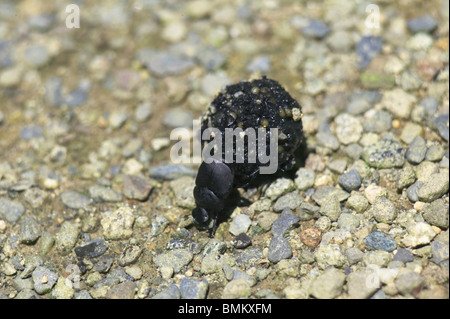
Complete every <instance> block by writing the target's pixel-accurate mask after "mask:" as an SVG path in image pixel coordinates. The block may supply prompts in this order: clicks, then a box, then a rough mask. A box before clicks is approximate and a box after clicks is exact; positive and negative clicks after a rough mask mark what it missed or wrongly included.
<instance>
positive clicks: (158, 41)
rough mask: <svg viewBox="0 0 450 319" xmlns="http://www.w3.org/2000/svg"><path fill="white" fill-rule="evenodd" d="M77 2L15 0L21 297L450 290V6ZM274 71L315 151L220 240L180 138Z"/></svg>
mask: <svg viewBox="0 0 450 319" xmlns="http://www.w3.org/2000/svg"><path fill="white" fill-rule="evenodd" d="M74 2H75V3H76V4H78V6H79V7H78V8H79V12H80V25H79V28H68V27H66V23H67V22H69V24H70V23H71V22H72V23H74V22H76V18H74V17H73V16H71V15H72V14H74V11H71V10H70V8H69V11H68V12H66V4H65V3H64V2H62V1H44V0H42V1H38V0H24V1H9V0H6V1H2V2H1V3H0V93H1V94H0V297H1V298H3V299H28V298H76V299H85V298H131V299H133V298H134V299H136V298H138V299H144V298H197V299H201V298H207V299H217V298H252V299H259V298H282V299H284V298H286V299H294V298H295V299H296V298H302V299H303V298H374V299H385V298H393V299H397V298H419V299H423V298H448V297H449V294H448V289H449V232H448V227H449V199H448V192H449V144H448V141H449V16H448V1H446V0H443V1H441V0H439V1H426V2H423V1H414V3H411V2H403V1H399V2H395V3H390V2H386V1H379V3H377V5H378V7H377V8H378V9H379V16H376V13H377V11H374V12H373V13H367V12H366V8H368V7H367V6H368V5H369V4H370V3H371V2H370V1H345V2H343V1H332V0H331V1H324V3H323V4H321V5H319V4H316V3H313V2H308V3H306V2H302V1H300V2H299V1H246V0H233V1H223V0H215V1H211V0H194V1H159V0H136V1H118V0H117V1H101V2H98V1H88V0H86V1H74ZM378 18H379V19H378ZM376 22H379V23H378V25H377V23H376ZM264 74H265V75H267V76H268V77H270V78H273V79H275V80H277V81H278V82H280V83H281V84H282V85H283V86H284V87H285V88H286V89H287V90H288V91H289V92H290V94H291V95H292V96H293V97H294V98H295V99H297V100H298V101H299V103H300V104H301V105H302V107H303V113H304V116H303V125H304V130H305V134H306V137H307V150H306V151H305V152H306V153H305V154H304V155H305V161H304V164H303V165H301V166H299V167H296V168H295V170H294V172H292V174H290V175H289V174H288V175H286V176H279V177H277V178H276V179H274V180H272V181H270V182H267V183H263V184H261V185H259V186H258V187H256V188H249V189H240V190H239V192H240V194H241V197H242V198H244V199H247V201H246V204H243V205H242V206H239V207H236V208H235V210H234V211H233V212H232V214H231V216H230V218H229V219H228V220H226V221H224V222H222V223H221V224H220V225H219V228H218V231H217V233H216V236H215V238H214V239H209V238H208V236H207V232H205V231H199V230H197V229H196V228H195V227H194V226H193V225H192V217H191V209H192V208H193V207H194V205H195V203H194V199H193V195H192V190H193V187H194V181H195V175H196V171H197V168H198V164H176V163H172V162H171V161H170V156H169V155H170V149H171V146H172V145H173V144H174V143H175V142H176V141H171V140H170V132H171V130H172V129H173V128H176V127H188V128H189V127H191V125H192V120H193V119H196V118H198V117H199V116H200V115H201V114H202V112H203V111H204V110H205V109H206V107H207V105H208V103H210V102H211V101H212V99H213V98H214V95H215V94H216V92H218V91H219V90H220V89H221V87H223V86H224V85H226V84H230V83H234V82H237V81H239V80H247V79H253V78H258V77H260V76H261V75H264ZM245 205H247V206H245Z"/></svg>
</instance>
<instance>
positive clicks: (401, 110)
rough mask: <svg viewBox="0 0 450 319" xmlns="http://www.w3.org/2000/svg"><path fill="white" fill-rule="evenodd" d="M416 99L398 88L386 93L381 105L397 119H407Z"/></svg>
mask: <svg viewBox="0 0 450 319" xmlns="http://www.w3.org/2000/svg"><path fill="white" fill-rule="evenodd" d="M416 101H417V99H416V97H415V96H414V95H412V94H410V93H407V92H405V91H404V90H402V89H400V88H395V89H393V90H389V91H386V92H385V93H384V95H383V99H382V101H381V103H382V104H383V105H384V106H385V107H386V109H387V110H388V111H389V112H391V113H392V114H394V115H395V116H396V117H398V118H402V119H407V118H408V117H409V115H410V114H411V110H412V107H413V106H414V105H415V103H416Z"/></svg>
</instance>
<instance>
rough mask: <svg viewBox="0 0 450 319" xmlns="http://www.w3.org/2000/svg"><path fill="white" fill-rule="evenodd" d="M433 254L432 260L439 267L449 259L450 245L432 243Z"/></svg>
mask: <svg viewBox="0 0 450 319" xmlns="http://www.w3.org/2000/svg"><path fill="white" fill-rule="evenodd" d="M431 253H432V255H433V258H432V260H433V261H434V262H435V263H437V264H438V265H439V264H440V263H442V262H443V261H448V259H449V245H448V242H446V243H445V242H442V241H440V240H434V241H433V242H432V243H431Z"/></svg>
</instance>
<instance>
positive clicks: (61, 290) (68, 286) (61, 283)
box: [50, 277, 75, 299]
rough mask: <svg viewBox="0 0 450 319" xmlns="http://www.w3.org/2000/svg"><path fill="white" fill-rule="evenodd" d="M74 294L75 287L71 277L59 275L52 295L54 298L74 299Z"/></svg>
mask: <svg viewBox="0 0 450 319" xmlns="http://www.w3.org/2000/svg"><path fill="white" fill-rule="evenodd" d="M74 294H75V289H74V288H73V285H72V282H71V281H70V279H68V278H64V277H59V278H58V281H57V282H56V285H55V287H54V288H53V289H52V291H51V294H50V295H51V297H52V298H54V299H72V297H73V296H74Z"/></svg>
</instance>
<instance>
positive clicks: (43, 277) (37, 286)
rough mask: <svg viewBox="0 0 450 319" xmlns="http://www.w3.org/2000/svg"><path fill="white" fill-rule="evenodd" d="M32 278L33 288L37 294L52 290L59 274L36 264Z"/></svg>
mask: <svg viewBox="0 0 450 319" xmlns="http://www.w3.org/2000/svg"><path fill="white" fill-rule="evenodd" d="M32 278H33V283H34V290H35V291H36V292H37V293H38V294H40V295H44V294H46V293H48V292H50V291H51V290H52V288H53V286H54V285H55V284H56V282H57V280H58V278H59V275H58V274H57V273H56V272H53V271H51V270H50V269H48V268H46V267H45V266H38V267H36V269H35V270H34V271H33V274H32Z"/></svg>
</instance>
